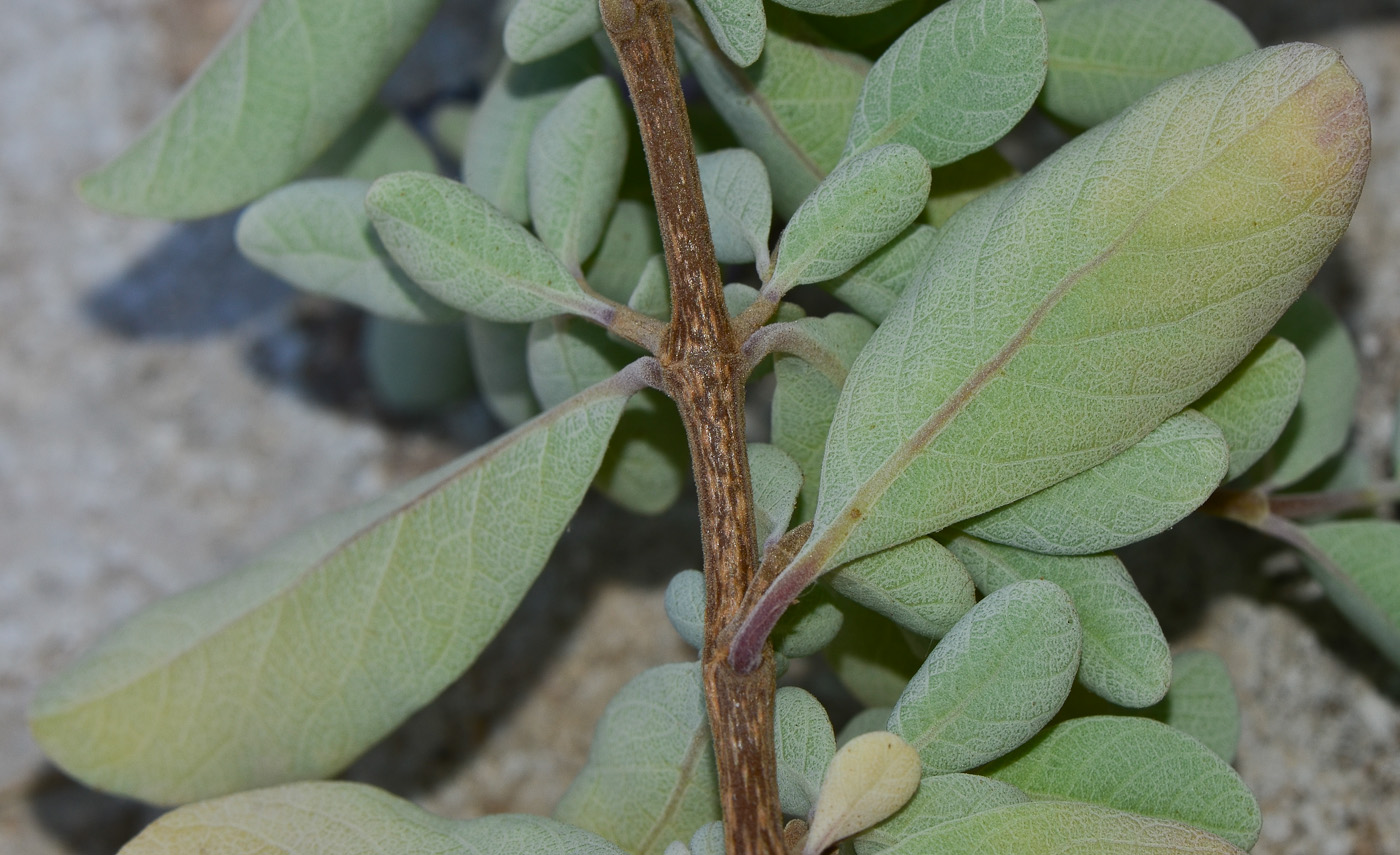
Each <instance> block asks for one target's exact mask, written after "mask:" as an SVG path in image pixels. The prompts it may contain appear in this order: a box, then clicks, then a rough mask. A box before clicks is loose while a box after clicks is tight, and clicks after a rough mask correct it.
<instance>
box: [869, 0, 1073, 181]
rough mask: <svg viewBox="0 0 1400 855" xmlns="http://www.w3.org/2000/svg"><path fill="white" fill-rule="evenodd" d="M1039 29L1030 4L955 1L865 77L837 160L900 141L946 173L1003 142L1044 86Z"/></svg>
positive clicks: (897, 43) (898, 44)
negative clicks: (948, 166)
mask: <svg viewBox="0 0 1400 855" xmlns="http://www.w3.org/2000/svg"><path fill="white" fill-rule="evenodd" d="M1045 51H1046V47H1045V22H1044V20H1043V19H1042V17H1041V14H1040V9H1039V8H1038V7H1037V6H1036V4H1035V3H1033V2H1031V0H952V2H950V3H944V4H943V5H942V6H939V7H938V8H937V9H935V10H934V11H933V12H930V13H929V14H928V15H927V16H925V17H924V18H923V19H922V20H920V21H919V22H918V23H917V24H915V25H914V26H912V27H910V28H909V29H908V30H906V31H905V32H904V35H902V36H900V37H899V39H898V40H896V41H895V43H894V44H892V45H890V47H889V49H888V50H886V51H885V53H884V55H883V56H881V57H880V59H879V61H878V62H876V63H875V67H874V68H872V69H870V75H869V77H867V78H866V81H865V88H864V89H862V90H861V93H860V102H859V103H858V104H857V105H856V112H855V117H854V118H853V120H852V121H851V126H850V128H851V131H850V136H849V138H848V139H847V140H846V151H845V154H843V155H842V157H843V158H844V157H851V156H852V155H856V154H859V153H861V152H863V151H869V150H870V149H872V148H875V147H876V146H880V145H884V144H885V143H892V142H895V143H905V144H907V145H912V146H914V147H915V148H917V149H918V150H919V151H920V152H922V153H923V155H924V157H925V158H927V160H928V162H929V165H931V166H942V165H943V164H945V163H952V162H953V161H955V160H958V159H959V158H962V157H966V156H967V155H969V154H972V153H973V152H975V151H980V150H982V149H984V148H986V147H988V146H990V145H991V144H992V143H994V142H996V141H997V140H999V139H1001V138H1002V137H1004V136H1006V134H1007V132H1008V131H1010V130H1011V128H1012V127H1014V126H1015V125H1016V123H1017V122H1019V121H1020V120H1021V117H1022V116H1024V115H1025V114H1026V111H1027V110H1029V109H1030V108H1031V104H1033V103H1035V96H1036V95H1037V94H1038V93H1039V92H1040V85H1041V83H1042V82H1044V80H1045Z"/></svg>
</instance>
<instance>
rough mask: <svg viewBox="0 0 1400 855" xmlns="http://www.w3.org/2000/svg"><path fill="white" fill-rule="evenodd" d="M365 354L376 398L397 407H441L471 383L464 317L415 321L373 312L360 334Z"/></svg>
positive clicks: (420, 410)
mask: <svg viewBox="0 0 1400 855" xmlns="http://www.w3.org/2000/svg"><path fill="white" fill-rule="evenodd" d="M360 354H361V359H362V361H363V362H364V366H365V374H366V375H367V376H368V378H369V384H370V388H371V389H372V390H373V391H374V397H375V400H376V401H378V402H379V403H380V404H381V405H382V406H385V407H387V408H388V409H390V410H393V411H395V412H399V413H426V412H432V411H434V410H441V409H443V408H445V407H447V406H448V405H450V404H453V403H455V402H457V401H459V400H461V399H462V398H465V397H466V396H467V393H468V392H470V391H471V388H472V366H471V359H470V357H468V355H467V331H466V330H465V329H464V328H463V326H462V324H461V322H457V323H449V324H410V323H405V322H404V321H393V320H389V319H387V318H376V317H371V318H369V319H368V322H367V323H366V324H365V327H364V330H363V331H362V332H361V334H360Z"/></svg>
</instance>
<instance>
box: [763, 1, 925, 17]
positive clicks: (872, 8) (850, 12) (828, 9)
mask: <svg viewBox="0 0 1400 855" xmlns="http://www.w3.org/2000/svg"><path fill="white" fill-rule="evenodd" d="M897 2H899V0H782V4H783V5H784V6H786V7H788V8H789V9H796V10H797V11H799V12H810V13H812V14H813V15H831V16H837V17H842V18H847V17H852V16H855V15H866V14H869V13H871V12H878V11H880V10H881V9H884V8H885V7H887V6H892V5H894V4H895V3H897Z"/></svg>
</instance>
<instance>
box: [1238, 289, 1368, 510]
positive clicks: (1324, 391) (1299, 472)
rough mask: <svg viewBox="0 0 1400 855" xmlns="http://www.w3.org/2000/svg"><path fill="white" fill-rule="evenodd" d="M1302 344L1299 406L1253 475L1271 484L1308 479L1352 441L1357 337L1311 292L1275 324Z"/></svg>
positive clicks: (1282, 333) (1279, 332) (1286, 336)
mask: <svg viewBox="0 0 1400 855" xmlns="http://www.w3.org/2000/svg"><path fill="white" fill-rule="evenodd" d="M1273 332H1274V335H1277V336H1278V337H1280V338H1283V339H1286V340H1288V341H1290V342H1292V343H1293V344H1295V345H1297V346H1298V349H1299V350H1300V351H1302V352H1303V360H1304V362H1305V364H1306V371H1305V373H1304V375H1303V390H1302V392H1301V393H1300V395H1299V397H1298V408H1297V409H1296V410H1294V411H1293V416H1292V418H1290V419H1289V420H1288V424H1287V425H1286V426H1285V427H1284V429H1283V434H1282V435H1281V436H1279V438H1278V442H1276V443H1274V447H1273V448H1271V449H1269V451H1268V453H1266V454H1265V455H1264V457H1263V458H1262V459H1261V460H1260V461H1259V464H1258V466H1257V467H1256V468H1255V470H1254V471H1253V472H1251V473H1250V477H1251V478H1253V479H1256V480H1259V479H1262V480H1263V481H1264V483H1265V485H1266V486H1268V487H1271V488H1277V487H1286V486H1288V485H1289V484H1293V483H1295V482H1296V481H1298V480H1300V479H1301V478H1303V476H1305V475H1307V474H1308V473H1310V472H1312V471H1313V470H1314V469H1316V468H1317V467H1318V466H1321V465H1322V463H1323V462H1324V461H1326V460H1327V459H1328V458H1330V457H1332V456H1334V455H1335V454H1337V452H1339V451H1341V450H1342V448H1343V447H1344V446H1345V445H1346V442H1347V437H1348V436H1349V435H1350V434H1351V423H1352V419H1353V418H1355V415H1356V396H1357V392H1358V390H1359V389H1360V387H1361V372H1360V369H1359V368H1358V367H1357V362H1356V348H1355V347H1353V346H1352V343H1351V335H1350V334H1349V333H1347V329H1346V327H1345V326H1343V325H1342V322H1341V320H1339V319H1338V318H1337V315H1336V313H1335V312H1333V311H1332V309H1331V307H1329V306H1328V305H1327V304H1326V303H1324V302H1323V301H1322V300H1320V299H1318V298H1317V297H1316V296H1314V295H1313V294H1311V293H1305V294H1303V296H1302V297H1301V298H1299V300H1298V302H1297V303H1296V304H1295V305H1294V306H1293V307H1292V308H1290V309H1289V310H1288V312H1287V313H1286V314H1284V316H1283V317H1282V318H1281V319H1280V320H1279V322H1278V325H1277V326H1275V327H1274V330H1273Z"/></svg>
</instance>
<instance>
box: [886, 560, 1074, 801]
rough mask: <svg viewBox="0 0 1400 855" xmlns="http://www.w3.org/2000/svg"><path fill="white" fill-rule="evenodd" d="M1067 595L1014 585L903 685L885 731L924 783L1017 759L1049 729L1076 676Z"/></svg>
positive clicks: (979, 609)
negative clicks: (1007, 757) (910, 753)
mask: <svg viewBox="0 0 1400 855" xmlns="http://www.w3.org/2000/svg"><path fill="white" fill-rule="evenodd" d="M1081 634H1082V633H1081V630H1080V627H1079V618H1078V616H1077V615H1076V614H1075V612H1074V606H1073V605H1072V604H1071V602H1070V598H1069V595H1068V594H1066V593H1065V592H1064V591H1063V590H1061V589H1060V588H1059V587H1058V586H1056V585H1054V584H1052V583H1050V582H1043V581H1038V580H1037V581H1030V582H1019V583H1016V584H1014V585H1009V586H1007V587H1005V588H1002V589H1001V590H999V591H996V592H995V593H993V594H991V595H990V596H988V597H987V598H986V599H985V600H983V601H982V602H980V603H978V604H977V605H976V606H974V607H973V609H972V611H970V612H968V613H967V614H966V615H965V616H964V617H963V619H962V620H960V621H958V624H957V626H954V627H953V629H952V630H951V631H950V632H949V633H948V634H947V635H945V636H943V640H942V641H940V642H938V646H937V647H935V648H934V649H933V653H931V654H929V657H928V659H927V660H926V661H925V662H924V664H923V667H921V668H920V669H919V672H918V673H917V674H915V675H914V678H913V679H912V680H910V681H909V685H908V687H907V688H905V690H904V693H903V694H902V695H900V697H899V702H898V703H897V704H895V707H894V712H892V713H890V722H889V729H890V730H891V731H892V732H894V733H897V734H899V735H900V736H902V737H904V738H905V739H906V740H908V742H909V743H910V744H911V745H913V746H914V747H915V748H916V749H918V752H919V757H920V758H921V760H922V762H923V768H924V772H925V773H926V774H934V775H938V774H943V773H945V772H961V771H964V770H966V769H971V768H973V767H974V766H980V765H982V764H983V763H986V762H987V761H989V760H993V759H995V758H997V757H1000V756H1001V755H1003V754H1005V753H1006V752H1008V751H1011V750H1013V749H1014V748H1016V747H1017V746H1019V745H1021V744H1022V743H1024V742H1025V741H1026V740H1028V739H1030V738H1031V737H1032V736H1034V735H1035V734H1036V733H1037V732H1038V731H1039V730H1040V729H1041V728H1042V727H1044V726H1045V723H1046V722H1048V721H1049V720H1050V719H1051V717H1052V716H1054V715H1055V713H1056V712H1058V711H1059V709H1060V706H1061V704H1063V703H1064V702H1065V697H1066V696H1067V695H1068V694H1069V688H1070V685H1071V684H1073V682H1074V674H1075V672H1076V671H1077V670H1078V669H1079V648H1080V639H1081Z"/></svg>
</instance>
